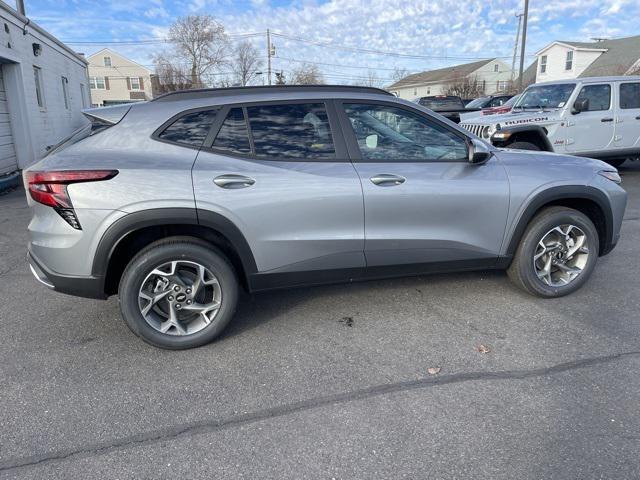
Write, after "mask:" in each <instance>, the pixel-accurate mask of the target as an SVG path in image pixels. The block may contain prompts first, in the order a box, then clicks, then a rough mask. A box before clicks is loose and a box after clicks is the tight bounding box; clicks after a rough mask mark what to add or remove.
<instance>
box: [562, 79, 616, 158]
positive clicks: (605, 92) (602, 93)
mask: <svg viewBox="0 0 640 480" xmlns="http://www.w3.org/2000/svg"><path fill="white" fill-rule="evenodd" d="M583 99H587V100H588V101H589V106H588V109H587V110H585V111H583V112H580V113H576V114H570V118H568V119H567V142H566V148H567V152H575V153H586V152H595V151H599V150H603V149H607V148H613V136H614V131H615V110H614V107H613V88H612V86H611V84H610V83H597V84H588V85H583V86H582V87H581V88H580V92H578V95H577V97H576V99H575V100H574V104H575V102H578V101H580V100H583Z"/></svg>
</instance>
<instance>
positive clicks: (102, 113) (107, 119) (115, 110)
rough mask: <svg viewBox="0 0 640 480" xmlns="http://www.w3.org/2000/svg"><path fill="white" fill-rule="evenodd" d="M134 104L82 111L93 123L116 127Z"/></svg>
mask: <svg viewBox="0 0 640 480" xmlns="http://www.w3.org/2000/svg"><path fill="white" fill-rule="evenodd" d="M131 105H133V104H132V103H125V104H122V105H114V106H112V107H98V108H87V109H85V110H82V114H83V115H84V116H85V117H87V118H88V119H89V120H90V121H91V123H101V124H106V125H115V124H116V123H118V122H119V121H120V120H122V119H123V118H124V116H125V115H126V114H127V112H128V111H129V109H131Z"/></svg>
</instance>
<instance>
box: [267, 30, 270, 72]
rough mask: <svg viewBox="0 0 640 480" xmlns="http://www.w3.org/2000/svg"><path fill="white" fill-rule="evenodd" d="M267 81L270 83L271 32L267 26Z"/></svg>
mask: <svg viewBox="0 0 640 480" xmlns="http://www.w3.org/2000/svg"><path fill="white" fill-rule="evenodd" d="M267 79H268V80H267V83H268V84H269V85H271V33H270V32H269V29H268V28H267Z"/></svg>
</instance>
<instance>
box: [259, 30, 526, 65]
mask: <svg viewBox="0 0 640 480" xmlns="http://www.w3.org/2000/svg"><path fill="white" fill-rule="evenodd" d="M271 35H273V36H274V37H279V38H284V39H287V40H292V41H294V42H301V43H306V44H309V45H316V46H320V47H331V48H335V49H337V50H347V51H352V52H359V53H370V54H374V55H386V56H389V57H397V58H416V59H428V60H434V59H437V60H489V59H492V58H510V57H509V56H508V55H506V56H495V57H492V56H484V57H472V56H457V55H451V56H449V55H444V56H443V55H414V54H409V53H397V52H388V51H384V50H374V49H370V48H361V47H348V46H346V45H339V44H336V43H327V42H317V41H313V40H306V39H304V38H299V37H293V36H291V35H285V34H283V33H274V32H271ZM528 56H532V55H528Z"/></svg>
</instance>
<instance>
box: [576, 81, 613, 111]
mask: <svg viewBox="0 0 640 480" xmlns="http://www.w3.org/2000/svg"><path fill="white" fill-rule="evenodd" d="M584 99H587V100H589V107H588V108H587V110H585V111H587V112H597V111H600V110H609V106H610V105H611V86H610V85H587V86H586V87H582V90H580V93H579V94H578V98H576V102H577V101H578V100H584Z"/></svg>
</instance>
